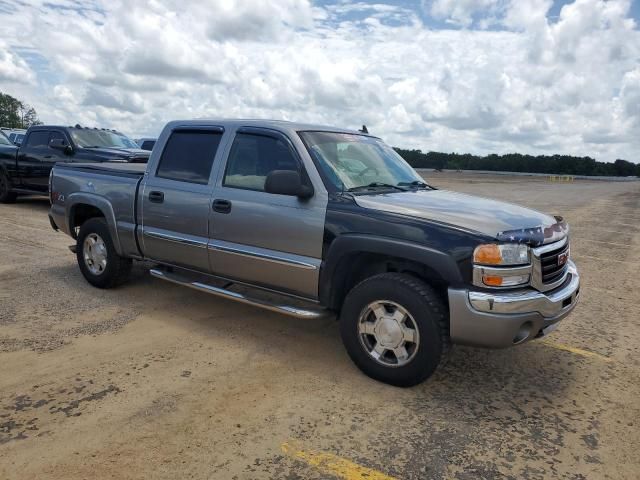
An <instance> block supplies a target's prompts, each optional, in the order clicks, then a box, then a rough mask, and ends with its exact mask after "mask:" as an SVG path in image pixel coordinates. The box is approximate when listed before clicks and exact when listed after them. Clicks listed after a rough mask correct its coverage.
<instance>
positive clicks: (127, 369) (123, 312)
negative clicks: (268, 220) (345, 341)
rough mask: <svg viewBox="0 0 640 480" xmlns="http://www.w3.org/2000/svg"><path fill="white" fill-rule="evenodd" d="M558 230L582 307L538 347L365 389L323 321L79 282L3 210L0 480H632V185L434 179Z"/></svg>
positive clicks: (468, 356)
mask: <svg viewBox="0 0 640 480" xmlns="http://www.w3.org/2000/svg"><path fill="white" fill-rule="evenodd" d="M428 180H429V181H430V182H431V183H433V184H434V185H437V186H439V187H441V188H448V189H452V190H458V191H464V192H469V193H474V194H480V195H484V196H489V197H494V198H499V199H503V200H510V201H513V202H516V203H521V204H524V205H527V206H531V207H533V208H536V209H540V210H543V211H547V212H551V213H562V214H563V215H564V216H565V217H566V218H567V219H568V221H569V223H570V224H571V228H572V255H573V258H574V260H575V261H576V263H577V264H578V267H579V269H580V271H581V274H582V277H583V286H582V290H581V292H582V293H581V295H582V298H581V302H580V304H579V305H578V306H577V307H576V310H575V311H574V313H573V314H572V315H571V316H570V317H569V318H567V319H566V320H565V321H564V322H563V323H562V324H561V327H560V328H559V329H558V330H556V332H554V334H552V335H551V336H550V337H548V339H545V340H543V341H538V342H534V343H529V344H526V345H523V346H521V347H518V348H513V349H508V350H500V351H487V350H481V349H473V348H466V347H457V348H455V349H454V351H453V352H452V354H451V356H450V358H449V361H448V362H447V363H446V365H444V366H443V367H442V368H440V369H439V370H438V372H437V373H436V375H435V376H434V377H433V378H431V379H430V380H429V381H428V382H426V383H424V384H423V385H420V386H418V387H415V388H412V389H398V388H393V387H389V386H386V385H383V384H380V383H376V382H374V381H372V380H370V379H368V378H367V377H365V376H364V375H362V374H361V373H360V372H359V371H358V370H357V369H356V367H355V366H353V365H352V363H351V362H350V360H349V358H348V357H347V355H346V353H345V352H344V350H343V348H342V345H341V343H340V338H339V334H338V328H337V323H336V322H335V320H332V319H325V320H321V321H307V322H305V321H300V320H295V319H291V318H288V317H284V316H280V315H277V314H275V313H270V312H265V311H262V310H258V309H255V308H252V307H249V306H245V305H239V304H236V303H233V302H230V301H225V300H222V299H218V298H215V297H211V296H208V295H205V294H202V293H198V292H195V291H191V290H188V289H185V288H180V287H177V286H174V285H170V284H167V283H163V282H162V281H160V280H156V279H152V278H151V277H150V276H149V275H148V274H147V273H146V269H145V266H144V265H139V266H138V267H136V269H135V272H134V275H133V278H132V279H131V281H130V282H129V283H128V284H127V285H125V286H123V287H121V288H119V289H117V290H113V291H101V290H97V289H94V288H92V287H90V286H89V285H88V284H87V283H86V282H85V281H84V279H83V278H82V277H81V274H80V272H79V271H78V269H77V266H76V263H75V257H74V256H73V255H72V254H71V253H70V252H69V251H68V249H67V246H68V245H69V244H70V243H71V241H70V239H69V238H68V237H66V236H64V235H63V234H60V233H55V232H53V231H52V230H51V228H50V227H49V223H48V220H47V217H46V213H47V210H48V202H47V201H46V199H38V198H25V199H21V200H19V202H18V203H17V204H15V205H0V365H1V366H2V367H1V370H0V372H1V374H0V478H3V479H13V478H16V479H18V478H19V479H29V478H55V479H74V478H156V479H157V478H161V479H162V478H167V479H175V478H216V479H218V478H237V479H255V478H287V479H297V478H304V479H306V478H310V479H321V478H322V479H325V478H347V479H355V478H368V479H369V480H371V479H389V478H398V479H405V478H421V479H422V478H433V479H440V478H455V479H475V478H503V477H506V478H514V479H515V478H517V479H538V478H540V479H542V478H567V479H576V480H577V479H586V478H588V479H601V478H610V479H625V478H628V479H637V478H639V477H640V455H638V451H639V450H640V433H639V432H640V428H639V427H640V401H638V399H639V398H640V349H639V346H638V345H639V343H638V339H639V338H640V321H639V319H640V306H639V304H638V298H639V296H638V290H639V288H640V282H639V281H638V273H637V272H638V270H639V269H640V255H639V254H638V251H639V249H640V227H639V224H640V182H630V183H610V182H590V181H575V182H573V183H567V184H558V183H551V182H548V181H546V180H545V179H528V178H524V179H523V178H521V177H519V178H518V177H493V176H488V175H478V176H473V175H467V174H454V173H447V174H443V173H433V174H431V176H430V178H429V179H428Z"/></svg>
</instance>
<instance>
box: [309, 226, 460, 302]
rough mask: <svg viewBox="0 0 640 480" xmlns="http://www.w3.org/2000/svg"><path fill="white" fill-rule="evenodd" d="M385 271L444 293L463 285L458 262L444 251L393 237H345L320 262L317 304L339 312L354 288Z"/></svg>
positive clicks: (339, 238)
mask: <svg viewBox="0 0 640 480" xmlns="http://www.w3.org/2000/svg"><path fill="white" fill-rule="evenodd" d="M384 272H399V273H408V274H411V275H414V276H416V277H418V278H420V279H422V280H424V281H426V282H428V283H429V284H431V285H432V286H433V287H435V288H436V289H437V290H442V289H444V291H445V293H446V287H447V286H449V285H456V284H460V283H461V282H462V276H461V274H460V270H459V268H458V265H457V263H456V262H455V260H454V259H453V258H452V257H451V256H450V255H449V254H448V253H446V252H442V251H440V250H436V249H433V248H430V247H427V246H424V245H420V244H416V243H412V242H406V241H403V240H398V239H393V238H386V237H377V236H371V235H361V234H346V235H343V236H340V237H338V238H337V239H335V240H334V241H333V243H332V244H331V246H330V247H329V250H328V251H327V254H326V258H325V260H324V261H323V265H322V270H321V272H320V286H319V297H320V301H321V303H322V304H324V305H326V306H327V307H329V308H331V309H333V310H339V309H340V307H341V305H342V302H343V300H344V298H345V297H346V295H347V293H348V292H349V290H350V289H351V288H352V287H353V286H355V285H356V284H357V283H359V282H360V281H362V280H364V279H365V278H368V277H370V276H373V275H376V274H379V273H384ZM445 298H446V295H445Z"/></svg>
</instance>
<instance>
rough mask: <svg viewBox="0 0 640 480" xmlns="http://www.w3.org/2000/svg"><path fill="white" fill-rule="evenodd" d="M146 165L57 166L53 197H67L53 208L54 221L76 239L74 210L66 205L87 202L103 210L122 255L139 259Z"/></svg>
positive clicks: (52, 189)
mask: <svg viewBox="0 0 640 480" xmlns="http://www.w3.org/2000/svg"><path fill="white" fill-rule="evenodd" d="M146 167H147V165H146V164H144V163H124V162H123V163H116V162H113V163H111V162H105V163H57V164H56V166H55V167H54V168H53V175H52V185H51V191H52V195H55V196H57V198H64V199H65V200H64V201H63V202H54V203H53V204H52V206H51V212H50V213H51V216H52V220H53V222H54V223H55V224H56V225H57V226H58V228H60V229H61V230H62V231H64V232H65V233H67V234H69V235H71V236H73V235H74V234H75V233H74V232H73V225H70V224H69V223H68V222H67V217H69V218H70V220H71V222H73V218H74V215H75V211H74V210H73V209H71V210H69V211H67V205H66V203H70V204H73V203H76V202H80V203H86V204H89V205H94V206H96V207H97V208H100V210H101V211H102V213H103V214H104V216H105V220H106V221H107V224H108V225H109V228H110V230H111V234H112V238H113V239H114V242H116V244H117V247H116V248H117V250H119V251H120V252H121V254H122V255H123V256H132V257H137V256H140V255H141V253H140V250H139V248H138V242H137V238H136V234H137V232H136V230H137V229H136V227H137V219H136V216H137V212H138V205H137V200H138V189H139V186H140V182H141V181H142V178H143V176H144V172H145V169H146Z"/></svg>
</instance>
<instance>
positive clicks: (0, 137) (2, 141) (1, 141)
mask: <svg viewBox="0 0 640 480" xmlns="http://www.w3.org/2000/svg"><path fill="white" fill-rule="evenodd" d="M0 145H13V143H11V142H10V141H9V139H8V138H7V137H5V135H4V133H2V132H0Z"/></svg>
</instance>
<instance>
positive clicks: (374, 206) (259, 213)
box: [49, 120, 580, 386]
mask: <svg viewBox="0 0 640 480" xmlns="http://www.w3.org/2000/svg"><path fill="white" fill-rule="evenodd" d="M49 218H50V221H51V225H52V227H53V228H54V229H60V230H62V231H63V232H65V233H66V234H68V235H70V236H71V237H72V238H73V239H74V240H75V245H73V246H72V247H71V249H72V251H74V252H75V254H76V257H77V261H78V265H79V268H80V271H81V272H82V274H83V275H84V277H85V278H86V280H87V281H88V282H89V283H90V284H92V285H94V286H96V287H99V288H110V287H115V286H116V285H119V284H121V283H122V282H124V281H125V280H126V279H127V277H128V275H129V272H130V270H131V265H132V261H133V260H151V261H153V262H155V263H157V264H158V265H159V266H157V267H155V268H153V269H152V270H151V274H152V275H154V276H155V277H158V278H161V279H163V280H168V281H170V282H173V283H176V284H179V285H184V286H188V287H191V288H195V289H197V290H200V291H203V292H207V293H211V294H214V295H218V296H222V297H225V298H229V299H233V300H237V301H241V302H244V303H249V304H253V305H256V306H260V307H264V308H268V309H270V310H273V311H276V312H280V313H284V314H287V315H293V316H295V317H298V318H315V317H318V316H321V315H325V314H326V313H327V312H336V313H338V315H339V318H340V331H341V335H342V339H343V342H344V344H345V346H346V349H347V352H348V353H349V355H350V356H351V358H352V359H353V361H354V362H355V363H356V365H357V366H358V367H360V369H362V371H363V372H365V373H366V374H367V375H370V376H371V377H373V378H376V379H378V380H381V381H383V382H387V383H390V384H394V385H401V386H409V385H414V384H416V383H418V382H421V381H422V380H424V379H426V378H427V377H429V376H430V375H431V374H432V373H433V372H434V370H435V369H436V367H437V366H438V364H439V363H440V361H441V358H442V357H443V356H444V355H445V354H446V353H447V352H448V350H449V347H450V345H451V344H452V343H460V344H468V345H476V346H483V347H507V346H511V345H516V344H521V343H524V342H526V341H529V340H532V339H534V338H540V337H543V336H545V335H547V334H548V333H549V332H551V331H552V330H553V329H554V328H556V326H557V325H558V322H559V321H560V320H561V319H562V318H564V317H565V316H566V315H567V314H569V312H571V310H572V309H573V308H574V307H575V305H576V302H577V300H578V294H579V286H580V277H579V275H578V271H577V269H576V267H575V265H574V263H573V262H572V261H571V260H570V259H569V236H568V232H569V229H568V226H567V224H566V223H565V222H564V221H563V220H562V218H561V217H553V216H550V215H545V214H543V213H539V212H536V211H534V210H530V209H528V208H524V207H520V206H517V205H512V204H508V203H503V202H499V201H495V200H489V199H485V198H478V197H473V196H469V195H463V194H460V193H455V192H449V191H445V190H438V189H435V188H433V187H430V186H429V185H427V184H426V183H425V182H424V181H423V179H422V178H421V177H420V176H419V175H418V174H417V173H416V172H415V171H414V170H413V169H412V168H411V167H410V166H409V165H408V164H407V163H406V162H405V161H404V160H403V159H402V158H401V157H400V156H399V155H398V154H397V153H396V152H395V151H394V150H393V149H392V148H391V147H389V146H387V145H386V144H385V143H383V142H382V141H381V140H380V139H378V138H376V137H373V136H371V135H367V134H363V133H360V132H356V131H349V130H342V129H338V128H327V127H319V126H315V125H303V124H297V123H288V122H279V121H244V120H242V121H241V120H237V121H229V120H220V121H203V120H198V121H176V122H171V123H169V124H168V125H167V126H166V127H165V128H164V130H163V132H162V134H161V135H160V137H159V139H158V147H156V148H154V150H153V152H152V154H151V157H150V160H149V163H148V164H147V165H146V167H145V166H144V165H133V164H85V165H82V164H64V163H60V164H57V165H56V166H55V168H54V169H53V172H52V177H51V210H50V214H49ZM235 283H237V284H242V285H245V286H247V285H248V286H251V287H254V290H253V291H254V293H251V294H249V293H240V292H238V291H236V290H234V287H233V284H235ZM259 289H262V290H267V291H268V292H270V296H269V297H264V296H262V297H261V296H260V295H259V294H258V293H256V292H258V290H259ZM274 292H275V293H277V294H280V296H282V298H285V299H289V300H282V299H279V300H273V298H274V297H276V296H277V295H274ZM300 301H302V302H303V304H302V305H300V304H299V303H298V302H300ZM304 302H306V303H304Z"/></svg>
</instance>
